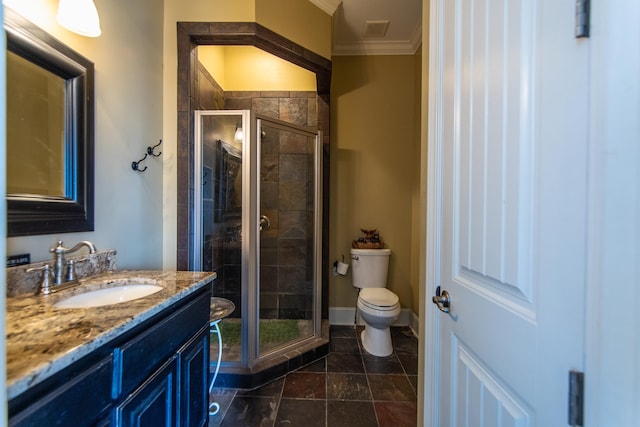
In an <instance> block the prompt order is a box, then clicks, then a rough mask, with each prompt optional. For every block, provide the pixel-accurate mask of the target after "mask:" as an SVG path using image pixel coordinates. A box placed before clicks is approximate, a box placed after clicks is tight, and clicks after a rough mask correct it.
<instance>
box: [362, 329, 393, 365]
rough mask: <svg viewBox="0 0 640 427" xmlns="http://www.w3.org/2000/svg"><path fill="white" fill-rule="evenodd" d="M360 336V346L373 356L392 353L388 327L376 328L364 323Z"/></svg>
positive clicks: (383, 355)
mask: <svg viewBox="0 0 640 427" xmlns="http://www.w3.org/2000/svg"><path fill="white" fill-rule="evenodd" d="M360 337H361V338H362V346H363V347H364V349H365V350H367V352H368V353H370V354H372V355H374V356H378V357H385V356H390V355H391V353H393V344H392V343H391V331H390V330H389V327H386V328H384V329H376V328H374V327H372V326H369V325H367V324H365V327H364V331H362V334H361V335H360Z"/></svg>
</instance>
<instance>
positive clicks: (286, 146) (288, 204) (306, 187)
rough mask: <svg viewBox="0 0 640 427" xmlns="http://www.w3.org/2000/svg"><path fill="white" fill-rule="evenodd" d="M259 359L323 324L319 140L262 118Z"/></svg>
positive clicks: (260, 121)
mask: <svg viewBox="0 0 640 427" xmlns="http://www.w3.org/2000/svg"><path fill="white" fill-rule="evenodd" d="M256 128H257V135H258V137H259V138H258V139H259V141H258V143H257V146H258V150H259V169H258V170H259V196H258V198H259V201H258V207H259V209H258V215H257V217H258V222H259V224H258V230H259V231H258V233H259V239H258V246H259V280H258V282H259V299H258V317H259V323H258V334H257V341H258V357H262V356H264V355H266V354H269V353H273V352H275V351H277V350H279V349H283V348H285V347H287V345H290V344H293V343H295V342H297V341H300V340H303V339H306V338H310V337H313V336H314V333H315V330H316V328H315V326H316V322H319V316H320V309H319V297H318V295H317V294H318V292H317V291H318V283H320V282H319V280H318V278H317V270H318V268H317V266H318V265H320V263H319V260H318V256H319V253H320V250H319V241H320V239H319V235H320V228H319V224H321V221H320V218H319V214H320V212H321V210H320V206H319V202H320V201H319V197H318V194H319V185H320V180H319V176H320V174H319V171H320V165H319V159H320V155H319V153H318V149H319V139H318V135H317V134H316V133H313V132H310V131H308V130H307V129H304V128H300V127H296V126H294V125H291V124H288V123H284V122H281V121H279V120H275V119H269V118H265V117H259V118H258V121H257V126H256Z"/></svg>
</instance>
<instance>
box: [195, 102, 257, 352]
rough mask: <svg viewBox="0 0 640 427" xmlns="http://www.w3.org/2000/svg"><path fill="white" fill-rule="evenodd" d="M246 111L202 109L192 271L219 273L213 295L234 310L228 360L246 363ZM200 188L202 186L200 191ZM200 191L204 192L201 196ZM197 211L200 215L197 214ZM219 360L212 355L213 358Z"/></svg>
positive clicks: (228, 327)
mask: <svg viewBox="0 0 640 427" xmlns="http://www.w3.org/2000/svg"><path fill="white" fill-rule="evenodd" d="M249 117H250V115H249V112H248V111H244V110H226V111H197V112H196V117H195V122H196V130H195V131H196V135H197V137H198V138H197V140H198V146H197V149H196V150H195V153H196V162H195V163H196V165H199V167H196V170H200V173H199V174H198V173H196V174H195V176H194V183H195V189H194V196H195V199H196V201H197V203H199V205H200V206H199V207H198V206H197V205H196V206H195V209H194V224H196V227H199V229H198V228H195V227H194V230H195V233H196V235H198V236H201V239H195V240H196V242H195V247H194V259H193V269H194V270H202V271H215V272H216V274H217V278H216V280H215V281H214V286H213V296H216V297H221V298H226V299H228V300H230V301H232V302H233V303H234V305H235V311H234V312H233V313H231V315H230V316H229V317H227V318H225V319H223V320H222V321H221V322H220V323H219V327H220V330H221V332H222V337H223V347H224V348H223V352H222V354H223V360H224V362H226V363H227V364H229V362H230V364H246V361H247V359H248V356H247V354H243V352H245V353H246V349H245V347H246V346H243V345H242V343H243V342H246V337H247V321H246V320H245V319H246V317H247V315H246V310H247V308H246V302H245V298H244V294H245V293H246V287H247V266H246V264H247V263H243V252H244V251H246V250H247V249H244V246H246V247H247V248H248V243H247V242H244V239H243V235H242V234H243V233H242V229H243V224H245V218H244V209H243V207H244V203H243V196H244V192H245V191H246V190H245V177H244V175H245V174H244V171H245V169H247V165H246V164H247V157H248V156H247V151H248V150H247V149H245V146H246V143H245V135H244V132H243V130H246V129H247V127H248V126H247V125H246V124H245V123H248V122H249ZM197 189H200V191H199V192H198V191H197ZM198 193H199V194H198ZM198 215H199V216H200V218H198ZM217 345H218V342H217V339H212V340H211V354H212V355H215V354H218V349H217ZM213 359H215V358H214V357H213V356H212V360H213Z"/></svg>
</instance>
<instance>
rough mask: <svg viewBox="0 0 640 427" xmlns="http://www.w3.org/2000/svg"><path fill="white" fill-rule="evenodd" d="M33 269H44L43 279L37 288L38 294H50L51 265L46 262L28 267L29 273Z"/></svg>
mask: <svg viewBox="0 0 640 427" xmlns="http://www.w3.org/2000/svg"><path fill="white" fill-rule="evenodd" d="M33 271H42V280H41V281H40V284H39V285H38V288H37V289H36V295H38V294H42V295H49V294H50V293H51V266H50V265H49V264H45V265H43V266H41V267H34V268H29V269H27V273H31V272H33Z"/></svg>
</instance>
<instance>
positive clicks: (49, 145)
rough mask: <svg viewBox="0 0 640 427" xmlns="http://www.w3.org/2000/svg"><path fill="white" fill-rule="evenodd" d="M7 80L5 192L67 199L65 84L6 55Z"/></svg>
mask: <svg viewBox="0 0 640 427" xmlns="http://www.w3.org/2000/svg"><path fill="white" fill-rule="evenodd" d="M7 81H9V82H11V84H9V85H7V141H8V142H9V143H8V144H7V193H8V194H34V195H38V194H44V195H47V196H59V197H64V196H67V195H66V194H65V191H64V190H65V188H64V179H65V176H64V162H65V158H64V142H65V141H64V96H65V83H66V82H65V80H64V79H63V78H61V77H60V76H57V75H55V74H54V73H52V72H50V71H48V70H46V69H44V68H42V67H39V66H37V65H36V64H34V63H32V62H30V61H28V60H26V59H24V58H22V57H20V56H18V55H16V54H15V53H13V52H7ZM34 123H39V124H41V125H40V126H33V124H34Z"/></svg>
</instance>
